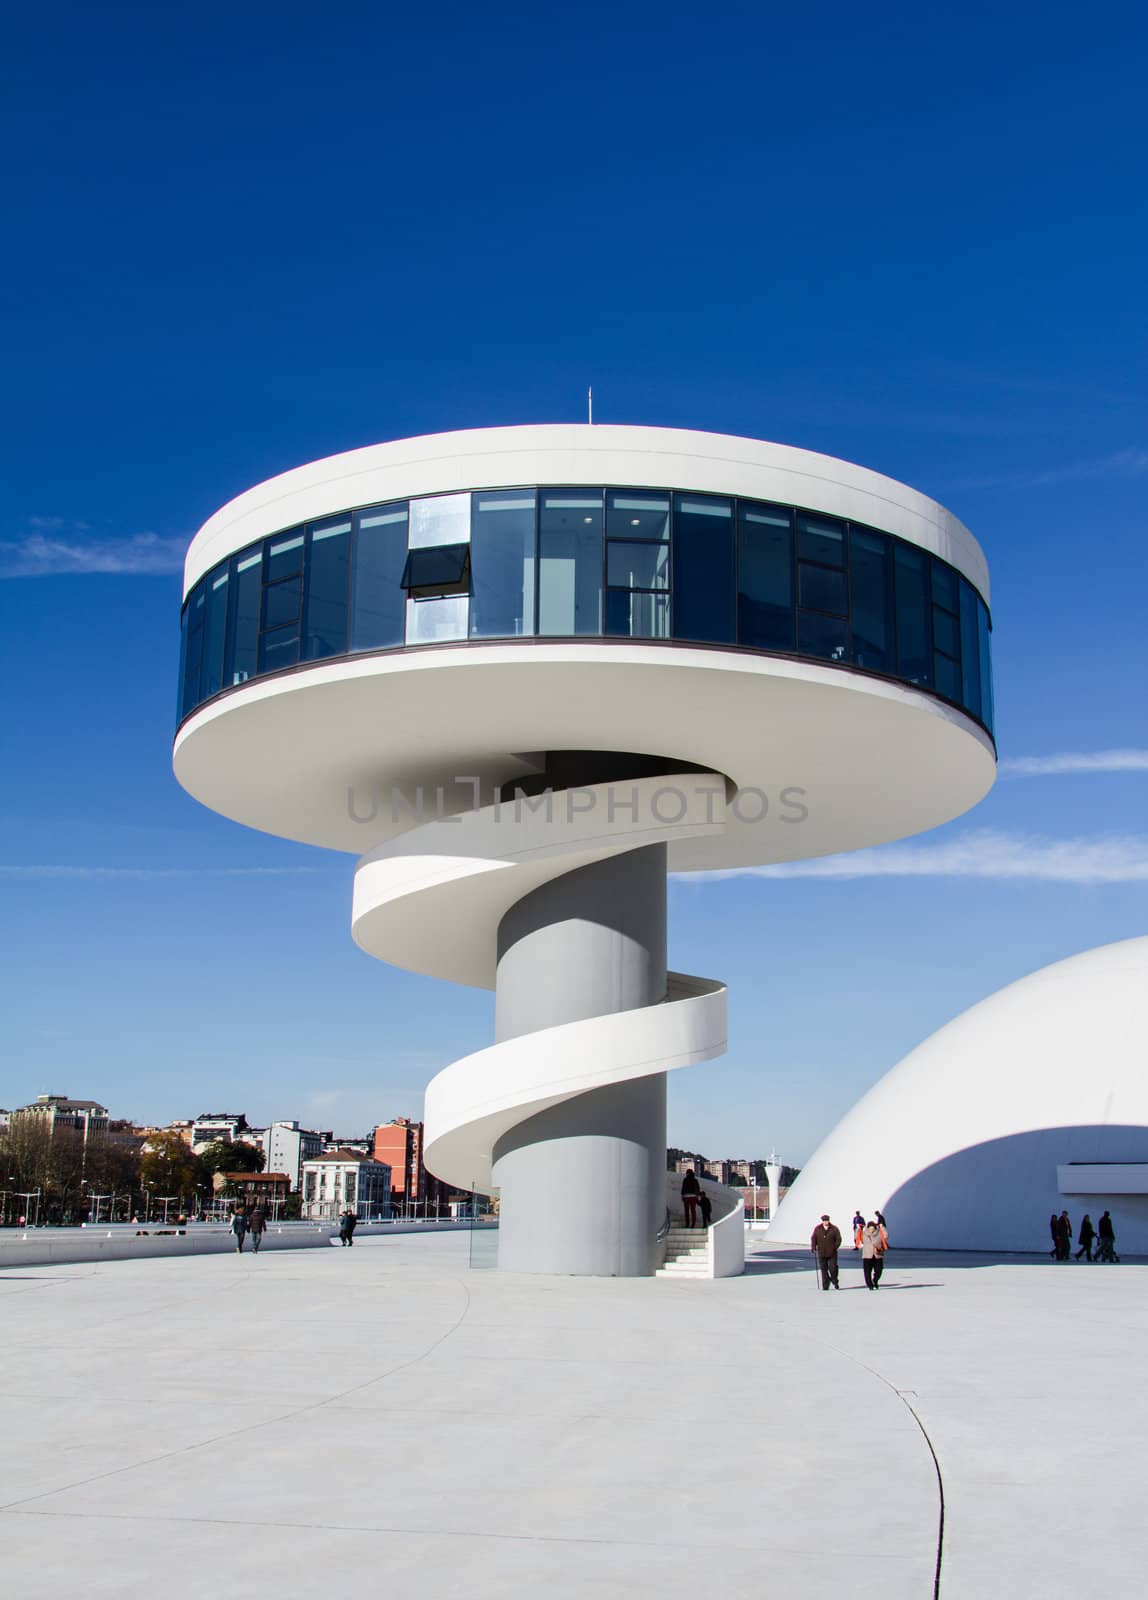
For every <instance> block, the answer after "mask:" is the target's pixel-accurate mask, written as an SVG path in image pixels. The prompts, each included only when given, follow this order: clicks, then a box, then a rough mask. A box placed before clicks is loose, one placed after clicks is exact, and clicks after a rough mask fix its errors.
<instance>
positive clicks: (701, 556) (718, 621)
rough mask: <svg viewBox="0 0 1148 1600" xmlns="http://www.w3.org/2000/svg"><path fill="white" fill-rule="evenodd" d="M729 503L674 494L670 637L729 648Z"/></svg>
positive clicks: (731, 592) (731, 634)
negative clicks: (672, 607) (672, 628)
mask: <svg viewBox="0 0 1148 1600" xmlns="http://www.w3.org/2000/svg"><path fill="white" fill-rule="evenodd" d="M733 561H734V551H733V502H732V501H730V500H719V499H717V498H716V497H715V496H713V495H695V494H677V495H675V496H674V638H675V639H700V640H703V641H706V642H709V643H712V644H732V643H733V639H734V631H735V628H734V582H733Z"/></svg>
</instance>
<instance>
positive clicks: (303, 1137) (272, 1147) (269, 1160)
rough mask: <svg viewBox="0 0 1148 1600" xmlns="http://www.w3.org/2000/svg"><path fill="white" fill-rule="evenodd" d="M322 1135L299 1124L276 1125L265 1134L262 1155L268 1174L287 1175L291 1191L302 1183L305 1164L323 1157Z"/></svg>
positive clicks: (272, 1124)
mask: <svg viewBox="0 0 1148 1600" xmlns="http://www.w3.org/2000/svg"><path fill="white" fill-rule="evenodd" d="M323 1142H324V1141H323V1135H322V1134H321V1133H316V1132H314V1131H313V1130H312V1129H311V1128H301V1127H300V1126H299V1124H298V1122H273V1123H271V1125H270V1127H268V1128H267V1129H266V1130H265V1132H264V1134H263V1152H264V1155H265V1157H266V1165H267V1171H268V1172H286V1173H287V1174H288V1175H289V1177H290V1179H291V1188H292V1189H293V1190H295V1189H298V1188H299V1187H300V1185H301V1184H302V1181H303V1163H304V1161H309V1160H311V1159H312V1157H314V1156H317V1155H321V1154H322V1153H323Z"/></svg>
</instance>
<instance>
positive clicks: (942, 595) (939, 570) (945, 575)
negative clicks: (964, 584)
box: [932, 558, 958, 612]
mask: <svg viewBox="0 0 1148 1600" xmlns="http://www.w3.org/2000/svg"><path fill="white" fill-rule="evenodd" d="M932 567H933V600H934V602H935V603H936V604H937V605H939V606H944V608H945V610H946V611H953V612H955V611H956V610H957V605H958V601H957V575H956V573H955V572H954V571H953V569H952V567H949V566H946V565H945V563H944V562H943V561H938V560H936V559H935V558H934V560H933V562H932Z"/></svg>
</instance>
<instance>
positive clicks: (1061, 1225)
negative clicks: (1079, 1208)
mask: <svg viewBox="0 0 1148 1600" xmlns="http://www.w3.org/2000/svg"><path fill="white" fill-rule="evenodd" d="M1056 1227H1057V1239H1058V1242H1059V1244H1060V1257H1059V1259H1060V1260H1061V1261H1067V1260H1068V1257H1069V1255H1070V1253H1071V1251H1072V1223H1071V1222H1070V1220H1069V1216H1068V1212H1067V1211H1062V1212H1061V1213H1060V1216H1059V1217H1057V1219H1056Z"/></svg>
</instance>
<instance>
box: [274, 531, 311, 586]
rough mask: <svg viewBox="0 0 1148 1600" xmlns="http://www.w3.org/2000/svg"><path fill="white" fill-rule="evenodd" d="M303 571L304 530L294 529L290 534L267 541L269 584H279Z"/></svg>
mask: <svg viewBox="0 0 1148 1600" xmlns="http://www.w3.org/2000/svg"><path fill="white" fill-rule="evenodd" d="M302 571H303V530H302V528H293V529H292V530H291V532H290V533H284V534H281V535H280V536H279V537H278V538H275V539H269V540H268V541H267V582H268V583H278V582H279V580H280V579H281V578H290V577H293V576H294V575H295V573H297V572H299V573H301V572H302Z"/></svg>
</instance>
